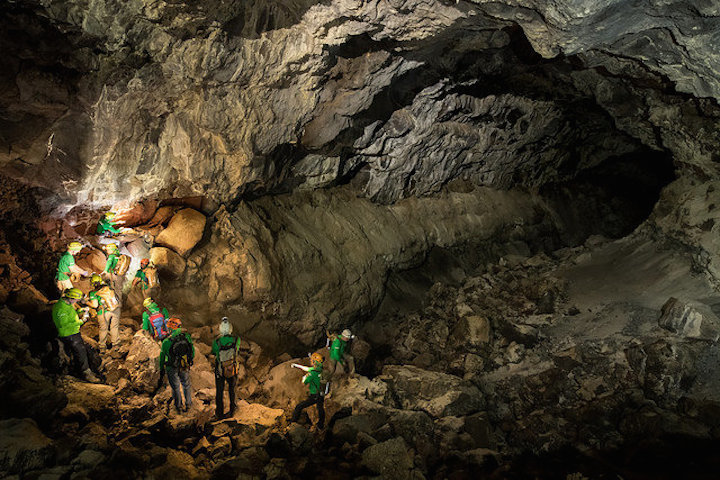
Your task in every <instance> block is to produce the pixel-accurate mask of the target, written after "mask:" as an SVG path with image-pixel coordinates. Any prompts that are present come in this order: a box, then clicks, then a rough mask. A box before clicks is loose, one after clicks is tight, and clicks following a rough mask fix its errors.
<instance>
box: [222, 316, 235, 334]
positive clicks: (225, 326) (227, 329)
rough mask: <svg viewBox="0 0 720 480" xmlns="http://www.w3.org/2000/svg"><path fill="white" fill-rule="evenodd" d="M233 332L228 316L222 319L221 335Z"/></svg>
mask: <svg viewBox="0 0 720 480" xmlns="http://www.w3.org/2000/svg"><path fill="white" fill-rule="evenodd" d="M231 333H232V324H231V323H230V320H228V318H227V317H222V319H221V320H220V335H230V334H231Z"/></svg>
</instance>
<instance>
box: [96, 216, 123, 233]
mask: <svg viewBox="0 0 720 480" xmlns="http://www.w3.org/2000/svg"><path fill="white" fill-rule="evenodd" d="M105 232H111V233H120V229H119V228H115V222H113V221H111V220H108V219H107V218H105V217H103V218H101V219H100V221H99V222H98V226H97V233H98V235H102V234H103V233H105Z"/></svg>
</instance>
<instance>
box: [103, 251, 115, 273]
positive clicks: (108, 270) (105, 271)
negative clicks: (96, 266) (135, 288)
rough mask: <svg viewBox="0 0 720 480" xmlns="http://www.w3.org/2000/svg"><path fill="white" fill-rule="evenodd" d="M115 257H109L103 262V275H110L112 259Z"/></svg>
mask: <svg viewBox="0 0 720 480" xmlns="http://www.w3.org/2000/svg"><path fill="white" fill-rule="evenodd" d="M114 257H115V255H110V256H109V257H108V259H107V261H106V262H105V270H103V273H110V269H111V268H112V259H113V258H114Z"/></svg>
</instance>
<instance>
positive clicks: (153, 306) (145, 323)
mask: <svg viewBox="0 0 720 480" xmlns="http://www.w3.org/2000/svg"><path fill="white" fill-rule="evenodd" d="M159 311H160V307H158V306H157V303H152V304H150V308H148V309H147V310H145V311H144V312H143V324H142V328H143V330H147V331H148V332H152V325H150V315H152V314H153V313H155V312H159ZM162 313H163V315H164V316H165V320H167V319H168V318H169V317H170V315H168V310H167V308H163V309H162Z"/></svg>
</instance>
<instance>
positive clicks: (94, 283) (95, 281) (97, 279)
mask: <svg viewBox="0 0 720 480" xmlns="http://www.w3.org/2000/svg"><path fill="white" fill-rule="evenodd" d="M102 284H103V279H102V277H101V276H100V275H98V274H97V273H93V274H92V276H91V277H90V286H91V287H93V288H95V287H98V286H100V285H102Z"/></svg>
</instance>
